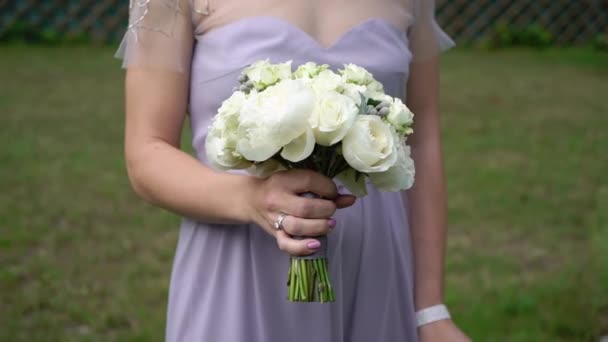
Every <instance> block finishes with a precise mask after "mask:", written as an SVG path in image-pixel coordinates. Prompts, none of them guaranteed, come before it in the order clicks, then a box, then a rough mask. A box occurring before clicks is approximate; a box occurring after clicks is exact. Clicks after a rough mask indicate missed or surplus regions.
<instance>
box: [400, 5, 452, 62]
mask: <svg viewBox="0 0 608 342" xmlns="http://www.w3.org/2000/svg"><path fill="white" fill-rule="evenodd" d="M413 15H414V22H413V24H412V27H411V28H410V31H409V33H408V36H409V40H410V49H411V51H412V54H413V59H412V61H413V62H414V63H415V62H420V61H424V60H427V59H429V58H432V57H435V56H437V55H438V54H439V53H440V52H442V51H445V50H447V49H450V48H452V47H453V46H454V45H455V44H454V41H452V39H451V38H450V37H449V36H448V35H447V34H446V33H445V32H444V31H443V30H442V29H441V28H440V27H439V25H438V24H437V21H436V20H435V0H414V9H413Z"/></svg>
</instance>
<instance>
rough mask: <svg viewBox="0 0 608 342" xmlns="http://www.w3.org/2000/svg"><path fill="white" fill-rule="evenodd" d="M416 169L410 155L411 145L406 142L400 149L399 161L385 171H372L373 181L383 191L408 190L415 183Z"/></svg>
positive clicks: (371, 177) (370, 175) (370, 176)
mask: <svg viewBox="0 0 608 342" xmlns="http://www.w3.org/2000/svg"><path fill="white" fill-rule="evenodd" d="M415 175H416V170H415V167H414V160H413V159H412V158H411V156H410V147H409V146H407V145H404V144H401V146H400V147H399V149H398V154H397V162H396V163H395V165H393V167H391V168H390V169H388V170H387V171H385V172H379V173H370V174H369V178H370V179H371V181H372V183H373V184H374V185H375V186H376V188H378V189H379V190H381V191H400V190H407V189H409V188H411V187H412V185H413V184H414V178H415Z"/></svg>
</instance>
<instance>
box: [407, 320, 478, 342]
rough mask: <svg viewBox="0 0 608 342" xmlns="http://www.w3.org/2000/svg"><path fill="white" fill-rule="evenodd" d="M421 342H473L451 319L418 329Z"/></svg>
mask: <svg viewBox="0 0 608 342" xmlns="http://www.w3.org/2000/svg"><path fill="white" fill-rule="evenodd" d="M418 336H419V341H420V342H471V339H470V338H469V337H468V336H467V335H465V334H464V333H463V332H462V331H461V330H460V329H458V327H457V326H456V324H454V322H452V321H451V320H449V319H446V320H443V321H437V322H433V323H430V324H427V325H423V326H421V327H420V328H418Z"/></svg>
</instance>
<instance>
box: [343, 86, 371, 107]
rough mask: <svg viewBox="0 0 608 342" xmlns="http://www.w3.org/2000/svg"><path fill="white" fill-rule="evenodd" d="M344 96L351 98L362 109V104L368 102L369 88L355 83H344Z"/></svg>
mask: <svg viewBox="0 0 608 342" xmlns="http://www.w3.org/2000/svg"><path fill="white" fill-rule="evenodd" d="M340 90H341V92H342V94H344V95H346V96H348V97H350V98H351V99H352V100H353V101H354V102H355V103H356V104H357V107H360V106H361V104H362V102H366V95H365V94H366V92H367V88H366V87H365V86H363V85H358V84H354V83H343V84H342V86H341V89H340Z"/></svg>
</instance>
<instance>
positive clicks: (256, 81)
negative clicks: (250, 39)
mask: <svg viewBox="0 0 608 342" xmlns="http://www.w3.org/2000/svg"><path fill="white" fill-rule="evenodd" d="M243 74H244V75H247V77H248V78H249V80H251V82H253V86H254V87H255V88H256V89H258V90H261V89H264V88H266V87H269V86H271V85H273V84H275V83H277V82H279V81H281V80H286V79H289V78H291V61H288V62H285V63H281V64H271V63H270V62H269V60H268V59H266V60H263V61H257V62H255V63H254V64H252V65H250V66H248V67H247V68H245V69H243Z"/></svg>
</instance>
